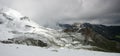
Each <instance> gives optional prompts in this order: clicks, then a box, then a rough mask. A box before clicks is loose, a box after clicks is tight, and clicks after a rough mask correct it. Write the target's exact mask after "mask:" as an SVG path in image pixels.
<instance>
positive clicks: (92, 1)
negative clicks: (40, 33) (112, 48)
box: [0, 0, 120, 25]
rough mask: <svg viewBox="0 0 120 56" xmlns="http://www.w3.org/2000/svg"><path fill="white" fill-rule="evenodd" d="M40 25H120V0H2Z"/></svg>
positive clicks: (1, 1)
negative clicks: (85, 23)
mask: <svg viewBox="0 0 120 56" xmlns="http://www.w3.org/2000/svg"><path fill="white" fill-rule="evenodd" d="M3 6H6V7H9V8H13V9H15V10H17V11H19V12H20V13H21V14H23V15H26V16H28V17H30V18H31V19H32V20H34V21H35V22H37V23H39V24H40V25H47V24H48V25H52V24H55V23H56V22H59V23H74V22H81V23H83V22H89V23H96V24H108V25H120V0H0V7H3Z"/></svg>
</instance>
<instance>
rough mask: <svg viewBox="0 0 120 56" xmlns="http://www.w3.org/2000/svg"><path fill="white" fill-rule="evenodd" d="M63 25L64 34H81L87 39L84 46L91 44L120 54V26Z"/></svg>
mask: <svg viewBox="0 0 120 56" xmlns="http://www.w3.org/2000/svg"><path fill="white" fill-rule="evenodd" d="M61 25H62V27H63V28H65V29H64V30H63V32H66V33H70V32H71V33H76V32H77V33H81V34H82V35H83V36H84V38H85V39H84V43H83V44H84V45H88V44H90V45H92V46H97V47H99V48H100V49H103V50H104V51H115V52H116V51H117V52H120V26H105V25H100V24H90V23H82V24H81V23H74V24H72V25H69V26H68V24H61ZM61 25H60V26H61ZM66 25H67V26H66Z"/></svg>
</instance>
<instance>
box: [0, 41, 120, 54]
mask: <svg viewBox="0 0 120 56" xmlns="http://www.w3.org/2000/svg"><path fill="white" fill-rule="evenodd" d="M0 56H120V53H108V52H98V51H90V50H84V49H80V50H74V49H54V48H48V49H47V48H41V47H36V46H26V45H17V44H2V43H0Z"/></svg>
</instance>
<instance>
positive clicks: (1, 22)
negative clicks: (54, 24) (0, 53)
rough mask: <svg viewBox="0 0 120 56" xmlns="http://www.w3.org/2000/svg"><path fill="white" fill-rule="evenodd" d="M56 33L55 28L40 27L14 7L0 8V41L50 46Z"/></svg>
mask: <svg viewBox="0 0 120 56" xmlns="http://www.w3.org/2000/svg"><path fill="white" fill-rule="evenodd" d="M55 33H56V34H55ZM56 35H57V31H56V30H53V29H50V28H45V27H42V26H40V25H38V24H37V23H35V22H33V21H32V20H31V19H29V18H28V17H26V16H23V15H21V14H20V13H19V12H17V11H16V10H14V9H11V8H2V9H0V41H1V42H3V43H17V44H27V45H37V46H50V45H51V44H50V42H51V41H54V39H55V37H56ZM36 41H37V42H36ZM39 43H40V44H39ZM41 43H42V44H41ZM58 44H59V43H58Z"/></svg>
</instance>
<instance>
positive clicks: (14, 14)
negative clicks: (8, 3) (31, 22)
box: [0, 8, 23, 18]
mask: <svg viewBox="0 0 120 56" xmlns="http://www.w3.org/2000/svg"><path fill="white" fill-rule="evenodd" d="M0 13H1V14H5V15H6V16H9V17H13V18H21V17H23V15H21V14H20V13H19V12H17V11H16V10H14V9H11V8H2V9H0Z"/></svg>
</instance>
